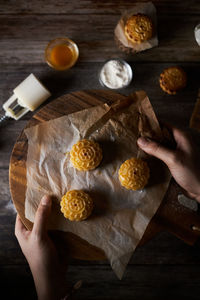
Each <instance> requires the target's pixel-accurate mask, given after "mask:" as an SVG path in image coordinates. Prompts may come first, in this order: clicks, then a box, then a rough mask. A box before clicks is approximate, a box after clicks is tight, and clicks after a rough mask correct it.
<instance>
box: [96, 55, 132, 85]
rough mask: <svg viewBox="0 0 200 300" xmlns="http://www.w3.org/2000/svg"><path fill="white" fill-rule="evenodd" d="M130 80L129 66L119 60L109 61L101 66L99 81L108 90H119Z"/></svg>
mask: <svg viewBox="0 0 200 300" xmlns="http://www.w3.org/2000/svg"><path fill="white" fill-rule="evenodd" d="M131 79H132V70H131V67H130V66H129V64H127V63H126V62H123V61H120V60H114V59H113V60H110V61H108V62H107V63H105V65H104V66H103V68H102V70H101V73H100V80H101V81H102V83H103V84H104V85H105V86H106V87H108V88H110V89H119V88H122V87H125V86H127V85H128V84H129V83H130V82H131Z"/></svg>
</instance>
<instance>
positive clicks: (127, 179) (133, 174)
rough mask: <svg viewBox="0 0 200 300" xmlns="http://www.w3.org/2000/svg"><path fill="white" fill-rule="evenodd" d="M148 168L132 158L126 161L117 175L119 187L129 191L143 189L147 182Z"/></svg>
mask: <svg viewBox="0 0 200 300" xmlns="http://www.w3.org/2000/svg"><path fill="white" fill-rule="evenodd" d="M149 174H150V172H149V167H148V165H147V163H146V162H145V161H144V160H142V159H140V158H135V157H132V158H131V159H128V160H126V161H125V162H124V163H123V164H122V165H121V166H120V169H119V172H118V175H119V180H120V182H121V185H122V186H124V187H125V188H126V189H129V190H134V191H135V190H140V189H143V188H144V187H145V185H146V184H147V183H148V180H149Z"/></svg>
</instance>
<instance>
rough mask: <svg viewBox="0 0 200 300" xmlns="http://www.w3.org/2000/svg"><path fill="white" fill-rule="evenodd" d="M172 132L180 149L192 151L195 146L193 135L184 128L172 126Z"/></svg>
mask: <svg viewBox="0 0 200 300" xmlns="http://www.w3.org/2000/svg"><path fill="white" fill-rule="evenodd" d="M172 133H173V135H174V139H175V141H176V143H177V146H178V148H179V149H181V150H183V151H186V152H188V151H189V152H190V151H191V150H192V148H193V142H192V140H191V137H190V136H189V135H188V134H187V133H186V132H185V131H183V130H181V129H179V128H176V127H172Z"/></svg>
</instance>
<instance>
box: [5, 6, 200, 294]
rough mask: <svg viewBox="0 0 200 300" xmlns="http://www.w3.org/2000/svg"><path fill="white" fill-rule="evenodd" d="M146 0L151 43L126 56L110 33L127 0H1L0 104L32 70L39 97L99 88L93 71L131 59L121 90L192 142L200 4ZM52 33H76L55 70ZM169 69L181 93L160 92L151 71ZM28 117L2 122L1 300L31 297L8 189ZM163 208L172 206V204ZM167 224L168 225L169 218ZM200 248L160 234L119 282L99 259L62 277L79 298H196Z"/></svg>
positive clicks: (199, 68)
mask: <svg viewBox="0 0 200 300" xmlns="http://www.w3.org/2000/svg"><path fill="white" fill-rule="evenodd" d="M140 2H143V1H140ZM153 3H154V4H155V6H156V9H157V21H158V38H159V45H158V47H156V48H153V49H150V50H148V51H145V52H143V53H140V54H138V55H134V56H131V55H126V54H125V53H122V52H120V50H119V49H118V47H117V46H116V43H115V41H114V34H113V31H114V27H115V26H116V23H117V21H118V20H119V18H120V16H121V13H122V12H123V11H124V10H127V9H130V8H131V7H132V5H133V4H134V1H132V0H127V1H121V0H116V1H113V0H108V1H105V0H73V1H65V0H58V1H56V2H55V1H52V0H48V1H47V0H42V1H41V0H35V1H25V0H17V1H14V0H4V1H3V0H2V1H0V35H1V38H0V49H1V50H0V104H1V105H2V104H3V103H4V102H5V101H6V100H7V99H8V98H9V97H10V96H11V94H12V90H13V89H14V88H15V87H16V86H17V85H18V84H19V83H20V82H21V81H22V80H23V79H24V78H26V77H27V76H28V75H29V74H30V73H34V74H35V75H36V76H37V77H38V78H39V79H41V81H42V82H43V83H44V84H45V85H46V86H47V87H48V88H49V89H50V91H51V92H52V97H51V98H50V99H49V100H48V102H47V103H51V101H53V100H54V99H56V98H57V97H60V96H61V95H65V94H67V93H71V92H75V91H79V90H85V89H87V90H90V89H101V86H100V84H99V81H98V73H99V70H100V68H101V67H102V65H103V63H104V61H105V60H106V59H108V58H111V57H121V58H123V59H125V60H127V61H128V62H129V63H130V64H131V67H132V68H133V75H134V77H133V81H132V84H131V85H130V86H129V87H128V88H126V89H124V90H123V91H121V92H122V93H123V94H125V95H128V94H129V93H131V92H133V91H136V90H141V89H143V90H145V91H146V92H147V94H148V96H149V98H150V99H151V103H152V105H153V108H154V110H155V112H156V115H157V117H158V119H159V120H160V121H162V122H168V123H171V124H174V125H176V126H179V127H182V128H184V129H185V130H188V131H189V133H190V134H191V135H192V136H193V137H194V138H195V141H196V142H197V144H198V145H200V135H199V134H197V133H196V132H195V131H194V130H189V129H188V125H189V120H190V117H191V114H192V111H193V108H194V104H195V101H196V98H197V93H198V89H199V87H200V82H199V78H200V48H199V46H198V45H197V43H196V41H195V39H194V34H193V32H194V27H195V26H196V25H197V24H198V23H199V22H200V21H199V20H200V2H199V0H183V1H182V0H156V1H153ZM58 36H68V37H70V38H72V39H74V40H75V41H76V42H77V44H78V46H79V49H80V57H79V60H78V62H77V64H76V65H75V66H74V67H73V68H72V69H71V70H69V71H67V72H58V71H54V70H52V69H51V68H49V67H48V66H47V65H46V63H45V61H44V48H45V46H46V44H47V42H48V41H49V40H51V39H54V38H56V37H58ZM171 65H181V66H182V67H183V68H184V69H185V70H186V72H187V75H188V84H187V87H186V89H185V90H184V91H182V92H180V93H178V94H177V95H175V96H169V95H166V94H165V93H164V92H163V91H162V90H161V89H160V87H159V83H158V78H159V74H160V73H161V72H162V70H163V69H164V68H166V67H169V66H171ZM32 116H33V114H32V113H28V114H27V115H25V116H24V117H23V118H22V119H21V120H19V121H18V122H15V121H14V120H10V121H9V122H8V123H7V124H6V125H5V126H4V127H3V128H0V186H1V188H0V244H1V247H0V286H1V293H2V295H3V294H5V295H6V299H13V298H15V299H27V298H28V299H36V293H35V289H34V284H33V279H32V276H31V273H30V270H29V268H28V265H27V262H26V260H25V258H24V256H23V254H22V252H21V250H20V247H19V245H18V242H17V240H16V238H15V236H14V225H15V215H16V212H15V211H14V208H13V206H12V202H11V197H10V191H9V161H10V156H11V152H12V149H13V146H14V144H15V142H16V140H17V138H18V136H19V135H20V132H21V131H22V130H23V128H24V127H25V126H26V125H27V121H29V120H30V119H31V118H32ZM19 138H20V137H19ZM21 142H22V143H23V139H22V140H21ZM164 203H165V202H163V204H164ZM168 207H169V206H165V209H164V212H165V213H164V212H163V214H164V215H163V216H162V220H163V224H162V225H163V226H166V224H165V223H166V218H165V215H167V214H168V212H167V209H168ZM170 207H171V209H173V207H174V205H173V202H171V204H170ZM188 212H191V210H189V209H187V208H185V207H183V206H180V208H179V211H178V213H177V212H175V211H174V215H176V213H177V216H179V215H181V214H184V213H186V215H185V220H187V215H188V214H187V213H188ZM198 213H199V212H197V215H198ZM194 220H195V219H194ZM152 222H153V223H152ZM152 222H151V226H152V224H154V225H155V227H156V228H157V223H159V224H160V220H158V219H157V220H156V219H153V220H152ZM192 222H193V218H192V217H191V219H189V220H188V223H185V228H186V232H187V236H188V242H189V243H190V244H192V243H193V242H194V239H193V233H192V234H190V233H191V232H190V231H189V228H190V226H191V224H192ZM176 223H177V222H176ZM171 224H172V225H171V226H172V227H173V230H174V227H175V226H174V225H173V224H174V223H173V220H172V223H171ZM168 226H169V224H168V225H167V227H168ZM168 230H169V229H168ZM184 232H185V231H184ZM181 233H182V227H181V228H179V227H177V232H176V234H177V236H179V237H180V235H181ZM190 236H192V240H191V239H190ZM199 253H200V243H199V241H197V243H196V244H195V245H194V246H193V247H190V246H188V244H186V243H184V242H183V241H182V240H180V239H177V238H176V237H175V236H173V235H171V233H168V232H163V231H162V232H160V233H158V234H157V235H156V236H155V237H154V238H153V239H151V240H149V242H148V243H145V244H143V245H142V246H141V247H138V248H137V250H136V251H135V253H134V256H133V258H132V259H131V261H130V263H129V265H128V267H127V271H126V273H125V275H124V278H123V280H122V281H121V282H119V281H118V279H117V278H116V277H115V275H114V274H113V272H112V270H111V268H110V266H109V264H108V262H107V261H83V260H71V261H70V266H69V270H68V274H67V282H68V283H69V284H71V285H72V284H74V283H75V282H76V281H77V280H79V279H82V280H83V287H82V288H81V289H80V290H79V291H77V293H76V295H75V296H74V297H75V299H81V300H83V299H87V300H88V299H104V300H105V299H109V300H112V299H115V300H118V299H120V300H121V299H127V300H129V299H131V300H135V299H138V298H142V299H144V300H146V299H148V300H152V299H154V300H160V299H162V300H169V299H172V298H174V297H176V298H177V299H184V300H186V299H190V300H193V299H194V300H198V299H199V294H200V259H199V258H200V256H199ZM11 287H12V288H11Z"/></svg>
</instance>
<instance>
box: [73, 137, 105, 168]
mask: <svg viewBox="0 0 200 300" xmlns="http://www.w3.org/2000/svg"><path fill="white" fill-rule="evenodd" d="M102 157H103V156H102V150H101V148H100V146H99V144H98V143H96V142H94V141H92V140H86V139H83V140H81V141H79V142H78V143H76V144H75V145H73V147H72V150H71V151H70V160H71V163H72V164H73V166H74V168H76V169H78V170H80V171H89V170H92V169H95V168H96V167H97V166H98V165H99V164H100V162H101V160H102Z"/></svg>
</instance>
